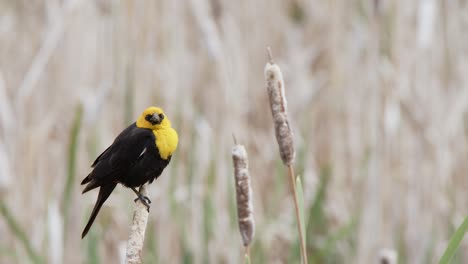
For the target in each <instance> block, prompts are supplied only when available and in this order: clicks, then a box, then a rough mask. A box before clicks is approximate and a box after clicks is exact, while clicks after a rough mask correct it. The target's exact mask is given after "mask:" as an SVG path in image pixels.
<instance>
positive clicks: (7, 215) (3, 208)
mask: <svg viewBox="0 0 468 264" xmlns="http://www.w3.org/2000/svg"><path fill="white" fill-rule="evenodd" d="M0 213H1V214H2V216H3V218H4V219H5V221H6V222H7V225H8V227H9V228H10V230H11V232H12V233H13V234H14V235H15V236H16V238H18V240H19V241H21V244H23V246H24V248H25V249H26V253H27V254H28V257H29V258H30V259H31V262H33V263H44V262H43V260H42V258H41V256H40V255H39V254H37V252H36V251H34V248H33V246H32V245H31V243H30V241H29V238H28V236H27V235H26V232H24V230H23V229H22V228H21V227H20V225H19V224H18V221H16V219H15V218H14V217H13V215H12V214H11V212H10V210H9V209H8V207H7V205H6V204H5V203H4V202H3V201H2V200H0Z"/></svg>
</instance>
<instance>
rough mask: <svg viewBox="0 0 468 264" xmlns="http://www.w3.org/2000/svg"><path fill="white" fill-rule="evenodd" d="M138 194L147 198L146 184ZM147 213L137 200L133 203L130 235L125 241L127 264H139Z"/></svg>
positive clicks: (141, 261)
mask: <svg viewBox="0 0 468 264" xmlns="http://www.w3.org/2000/svg"><path fill="white" fill-rule="evenodd" d="M140 193H141V194H142V195H143V196H146V197H148V191H147V190H146V184H145V185H143V186H141V187H140ZM148 215H149V212H148V210H147V209H146V206H145V205H144V204H143V203H141V201H140V200H137V202H136V203H135V212H134V213H133V222H132V226H131V231H130V235H129V237H128V241H127V261H126V263H128V264H141V263H143V260H142V257H141V255H142V253H141V252H142V251H143V244H144V241H145V232H146V225H147V223H148Z"/></svg>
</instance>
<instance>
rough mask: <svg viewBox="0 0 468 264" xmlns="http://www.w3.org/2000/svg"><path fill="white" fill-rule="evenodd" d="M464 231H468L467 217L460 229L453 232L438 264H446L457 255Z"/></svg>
mask: <svg viewBox="0 0 468 264" xmlns="http://www.w3.org/2000/svg"><path fill="white" fill-rule="evenodd" d="M466 231H468V217H466V218H465V220H464V221H463V223H462V224H461V225H460V227H459V228H458V229H457V230H456V231H455V234H453V236H452V238H451V239H450V242H449V244H448V246H447V249H446V250H445V252H444V254H443V255H442V257H441V258H440V261H439V264H448V263H450V261H451V260H452V258H453V256H455V254H456V253H457V250H458V247H459V246H460V243H461V241H462V240H463V237H464V236H465V233H466Z"/></svg>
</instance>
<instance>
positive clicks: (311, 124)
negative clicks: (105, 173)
mask: <svg viewBox="0 0 468 264" xmlns="http://www.w3.org/2000/svg"><path fill="white" fill-rule="evenodd" d="M467 29H468V1H466V0H446V1H436V0H415V1H405V0H395V1H388V0H380V1H379V0H372V1H371V0H346V1H345V0H342V1H338V0H333V1H330V0H313V1H305V0H304V1H302V0H294V1H292V0H289V1H270V0H259V1H226V0H191V1H171V0H166V1H131V0H125V1H124V0H122V1H109V0H95V1H91V0H88V1H85V0H82V1H80V0H63V1H60V0H43V1H39V0H38V1H28V0H0V213H1V215H0V237H1V240H0V262H1V263H28V262H35V263H40V262H43V263H53V264H54V263H119V262H120V261H121V256H122V255H123V253H124V250H125V241H126V239H127V236H128V232H129V225H130V222H131V216H132V208H133V198H134V194H133V192H131V191H129V190H126V189H124V188H122V187H119V188H117V189H116V191H114V194H113V195H112V196H111V198H110V199H109V200H108V201H107V202H106V205H105V206H104V207H103V209H102V210H101V213H100V215H99V216H98V218H97V221H96V223H95V224H94V226H93V229H92V232H91V233H90V234H89V235H88V237H86V239H84V240H81V239H80V234H81V231H82V228H83V227H84V225H85V222H86V220H87V218H88V216H89V213H90V211H91V209H92V206H93V204H94V202H95V199H96V195H97V192H93V193H92V194H88V195H83V196H82V195H81V189H82V188H81V186H79V182H80V181H81V179H82V178H83V177H84V176H86V175H87V173H88V172H89V171H90V169H89V166H90V165H91V163H92V161H93V160H94V158H95V157H96V156H97V155H98V154H99V153H100V152H101V151H103V150H104V149H105V148H106V147H107V146H108V145H109V144H110V143H111V142H112V141H113V139H114V138H115V136H116V135H117V134H118V133H119V132H120V131H121V130H122V129H123V128H124V127H126V126H127V125H128V124H129V123H131V122H133V121H134V120H135V119H136V118H137V116H138V115H139V114H140V112H141V111H142V110H143V109H144V108H146V107H147V106H149V105H158V106H161V107H163V108H164V110H165V111H166V112H167V114H168V116H169V117H170V118H171V119H172V120H173V123H174V124H173V125H174V127H175V128H176V129H177V130H178V131H179V135H180V145H179V149H178V151H177V152H176V154H175V156H174V157H173V159H172V162H171V164H170V166H169V167H168V168H167V169H166V170H165V171H164V173H163V175H162V177H161V178H160V179H158V180H157V181H156V182H155V183H154V184H152V185H151V187H150V189H149V192H150V196H151V198H152V201H153V205H152V207H151V213H150V219H149V226H148V230H147V236H146V243H145V247H146V248H145V251H144V259H145V261H146V263H240V262H241V261H242V259H243V247H242V242H241V238H240V234H239V231H238V227H237V219H236V217H237V215H236V208H235V189H234V176H233V171H232V160H231V157H230V154H231V153H230V150H231V147H232V146H233V142H232V137H231V135H232V133H235V134H236V137H237V140H238V142H239V143H241V144H244V145H246V148H247V151H248V152H249V158H250V174H251V176H252V188H253V198H254V210H255V219H256V236H255V240H254V241H253V243H252V248H251V258H252V263H298V262H299V259H300V255H299V244H298V235H297V230H296V226H295V218H294V205H293V199H292V198H293V197H292V196H291V193H290V188H289V185H288V184H289V183H288V178H287V177H286V171H285V169H284V167H283V166H282V165H281V160H280V157H279V154H278V151H277V148H278V147H277V144H276V141H275V137H274V130H273V125H272V120H271V112H270V110H269V108H268V102H267V98H268V97H267V93H266V88H265V83H264V77H263V68H264V65H265V63H266V62H267V55H266V51H265V48H266V46H271V47H272V50H273V55H274V58H275V62H276V63H278V64H279V66H280V67H281V69H282V71H283V74H284V76H285V83H286V95H287V97H288V103H289V104H288V110H289V118H290V122H292V124H291V125H292V127H293V131H294V133H295V144H296V149H297V163H296V170H297V173H299V174H300V175H301V176H302V180H303V186H304V195H305V207H306V212H307V215H306V220H307V223H306V230H307V240H308V252H309V258H310V260H309V263H376V262H377V258H378V256H379V255H380V254H381V252H382V250H384V251H385V252H387V253H388V249H390V253H392V250H394V251H395V252H396V253H398V260H399V263H434V262H436V261H437V259H439V257H440V256H441V254H442V252H443V250H444V249H445V246H446V244H447V241H448V239H449V238H450V235H451V234H452V232H453V230H454V229H455V228H456V226H458V225H459V224H460V223H461V221H462V219H463V217H464V216H465V215H466V213H467V208H468V204H467V203H468V191H467V189H468V183H467V181H466V175H465V173H466V171H468V163H467V155H468V148H467V142H466V141H467V138H468V137H467V135H468V126H467V125H468V89H467V84H468V74H467V73H466V72H467V70H468V32H467ZM393 253H394V252H393ZM393 253H392V254H393ZM466 262H468V243H467V241H465V242H464V243H463V244H462V246H461V250H460V254H459V255H458V256H457V257H456V259H455V262H454V263H466Z"/></svg>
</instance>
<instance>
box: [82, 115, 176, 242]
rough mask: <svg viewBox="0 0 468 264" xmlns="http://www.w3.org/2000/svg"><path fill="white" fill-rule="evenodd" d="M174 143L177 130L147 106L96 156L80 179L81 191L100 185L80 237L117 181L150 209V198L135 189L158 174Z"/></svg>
mask: <svg viewBox="0 0 468 264" xmlns="http://www.w3.org/2000/svg"><path fill="white" fill-rule="evenodd" d="M177 143H178V136H177V132H176V131H175V130H174V129H173V128H172V127H171V122H170V121H169V119H168V118H167V116H166V115H165V114H164V112H163V110H162V109H161V108H158V107H149V108H147V109H146V110H145V111H144V112H143V113H142V114H141V115H140V117H139V118H138V120H137V121H136V122H135V123H133V124H131V125H130V126H129V127H127V128H126V129H125V130H124V131H122V132H121V133H120V135H118V136H117V138H116V139H115V140H114V142H113V143H112V145H110V146H109V147H108V148H107V149H106V150H105V151H104V152H103V153H102V154H101V155H99V156H98V157H97V159H96V160H95V161H94V163H93V164H92V165H91V167H92V168H93V170H92V171H91V173H90V174H89V175H88V176H87V177H86V178H84V179H83V181H82V182H81V184H82V185H83V184H87V185H86V187H85V188H84V190H83V193H85V192H87V191H90V190H92V189H94V188H98V187H100V188H99V195H98V198H97V201H96V205H95V206H94V209H93V212H92V213H91V216H90V218H89V220H88V224H87V225H86V227H85V228H84V230H83V233H82V235H81V237H82V238H83V237H85V236H86V234H87V233H88V231H89V228H90V227H91V225H92V224H93V222H94V219H95V218H96V215H97V214H98V212H99V209H101V206H102V204H103V203H104V202H105V201H106V200H107V198H108V197H109V195H110V194H111V193H112V191H113V190H114V188H115V186H116V185H117V183H120V184H123V185H124V186H126V187H128V188H131V189H132V190H133V191H134V192H135V193H136V194H137V196H138V198H137V199H140V200H141V202H142V203H143V204H145V205H146V207H147V208H148V210H149V205H148V203H151V201H150V200H149V199H148V197H146V196H143V195H141V194H140V193H139V192H138V191H137V190H136V189H135V188H136V187H139V186H141V185H143V184H145V183H147V182H148V183H151V182H153V180H154V179H157V178H158V177H159V175H161V173H162V171H163V170H164V168H165V167H166V166H167V164H168V163H169V161H170V160H171V157H172V153H173V152H174V151H175V149H176V148H177ZM137 199H135V201H136V200H137Z"/></svg>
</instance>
